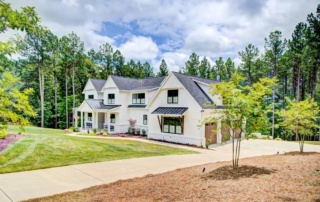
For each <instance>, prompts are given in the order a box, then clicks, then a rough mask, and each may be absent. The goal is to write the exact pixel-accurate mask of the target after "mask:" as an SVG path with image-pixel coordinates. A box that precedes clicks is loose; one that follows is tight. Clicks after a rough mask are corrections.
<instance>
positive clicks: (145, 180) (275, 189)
mask: <svg viewBox="0 0 320 202" xmlns="http://www.w3.org/2000/svg"><path fill="white" fill-rule="evenodd" d="M230 165H231V162H218V163H212V164H206V165H200V166H193V167H189V168H183V169H177V170H174V171H170V172H166V173H163V174H158V175H147V176H145V177H140V178H133V179H128V180H119V181H117V182H114V183H110V184H105V185H100V186H94V187H91V188H87V189H83V190H80V191H74V192H67V193H63V194H58V195H53V196H48V197H44V198H38V199H33V200H30V201H133V202H135V201H137V202H138V201H139V202H140V201H210V202H211V201H307V202H308V201H310V202H311V201H320V171H319V170H320V153H314V154H309V155H294V156H293V155H272V156H261V157H253V158H245V159H240V162H239V165H240V167H239V168H238V170H237V171H235V172H234V171H233V170H232V169H231V168H230ZM203 168H205V169H203ZM203 170H205V171H204V172H203Z"/></svg>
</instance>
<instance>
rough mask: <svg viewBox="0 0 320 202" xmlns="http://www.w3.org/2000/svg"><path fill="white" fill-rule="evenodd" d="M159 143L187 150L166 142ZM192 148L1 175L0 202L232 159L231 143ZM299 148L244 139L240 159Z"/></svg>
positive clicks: (317, 148)
mask: <svg viewBox="0 0 320 202" xmlns="http://www.w3.org/2000/svg"><path fill="white" fill-rule="evenodd" d="M143 141H148V140H143ZM159 144H166V145H171V146H174V147H180V148H181V147H184V146H180V145H174V144H167V143H159ZM188 148H189V147H188ZM192 149H193V150H197V151H199V152H200V153H199V154H190V155H171V156H159V157H148V158H137V159H128V160H117V161H107V162H100V163H88V164H81V165H72V166H65V167H58V168H49V169H42V170H34V171H26V172H18V173H9V174H1V175H0V201H1V202H7V201H8V202H9V201H20V200H25V199H30V198H35V197H41V196H47V195H52V194H57V193H62V192H67V191H74V190H80V189H83V188H87V187H90V186H94V185H101V184H105V183H110V182H115V181H117V180H120V179H129V178H134V177H141V176H145V175H147V174H158V173H163V172H167V171H171V170H175V169H178V168H183V167H188V166H194V165H201V164H206V163H214V162H218V161H229V160H231V144H227V145H224V146H219V147H214V148H211V149H210V150H205V149H197V148H192ZM298 149H299V146H298V144H297V143H292V142H282V141H271V140H244V141H242V144H241V158H245V157H251V156H260V155H270V154H276V153H277V152H278V151H279V152H280V154H281V153H284V152H288V151H297V150H298ZM305 151H317V152H320V146H317V145H305ZM240 164H241V161H240ZM199 172H200V171H199Z"/></svg>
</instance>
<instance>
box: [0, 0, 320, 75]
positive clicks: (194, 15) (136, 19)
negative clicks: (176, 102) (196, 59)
mask: <svg viewBox="0 0 320 202" xmlns="http://www.w3.org/2000/svg"><path fill="white" fill-rule="evenodd" d="M7 2H10V3H11V4H12V6H13V7H14V8H16V9H19V8H21V7H22V6H34V7H35V10H36V12H37V13H38V14H39V16H40V17H41V19H42V24H43V25H45V26H48V27H49V28H50V29H51V31H52V32H53V33H55V34H56V35H58V36H59V37H61V36H63V35H67V34H69V33H71V32H72V31H74V32H75V33H76V34H77V35H78V36H80V38H81V40H83V41H84V43H85V45H86V48H87V49H88V50H89V49H90V48H94V49H96V50H98V49H99V46H100V45H102V44H104V43H109V44H111V45H112V46H113V48H114V50H116V49H119V50H120V51H121V53H122V54H123V55H124V56H125V58H126V60H130V59H134V60H140V61H149V62H150V63H151V65H152V66H153V67H154V70H155V71H158V68H159V65H160V61H161V59H165V60H166V62H167V64H168V67H169V69H170V70H172V71H178V70H179V69H180V68H181V67H183V66H184V64H185V62H186V61H187V60H188V58H189V55H190V54H191V53H192V52H196V53H197V54H198V55H200V58H202V57H203V56H206V57H207V58H209V59H210V61H211V63H212V64H213V63H214V61H215V60H216V59H217V58H218V57H220V56H222V57H223V58H224V59H227V57H230V58H231V59H232V60H233V61H234V62H235V63H236V64H240V63H241V61H240V60H239V57H238V52H239V51H241V50H243V49H244V48H245V47H246V45H248V44H249V43H252V44H254V45H255V46H257V47H258V48H259V50H260V53H263V52H264V38H265V37H268V35H269V33H270V32H272V31H275V30H280V31H281V32H282V33H283V37H284V38H290V36H291V33H292V31H293V30H294V28H295V26H296V25H297V24H298V23H299V22H306V18H307V15H308V14H309V13H311V12H313V13H315V11H316V8H317V5H318V3H319V1H318V0H305V1H303V0H281V1H280V0H199V1H194V0H174V1H168V0H163V1H161V0H153V1H148V0H50V1H49V0H41V1H34V0H23V1H21V0H11V1H9V0H7ZM11 35H12V33H11V32H7V33H5V36H4V37H9V36H11Z"/></svg>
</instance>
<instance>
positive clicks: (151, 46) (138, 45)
mask: <svg viewBox="0 0 320 202" xmlns="http://www.w3.org/2000/svg"><path fill="white" fill-rule="evenodd" d="M117 49H119V51H120V52H121V53H122V55H124V56H125V57H126V59H127V60H130V59H134V60H153V59H155V58H156V57H157V55H158V53H159V48H158V46H157V44H155V42H154V41H152V39H151V38H150V37H144V36H132V37H131V38H130V39H129V40H127V41H126V42H125V43H123V44H121V45H120V46H119V47H118V48H117Z"/></svg>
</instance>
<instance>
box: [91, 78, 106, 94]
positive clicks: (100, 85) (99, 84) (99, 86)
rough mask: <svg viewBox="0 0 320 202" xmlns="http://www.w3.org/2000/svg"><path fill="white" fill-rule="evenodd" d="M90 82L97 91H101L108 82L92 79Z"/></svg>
mask: <svg viewBox="0 0 320 202" xmlns="http://www.w3.org/2000/svg"><path fill="white" fill-rule="evenodd" d="M90 81H91V82H92V84H93V86H94V88H95V89H96V90H97V91H101V90H102V88H103V86H104V84H105V83H106V80H102V79H90Z"/></svg>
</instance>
